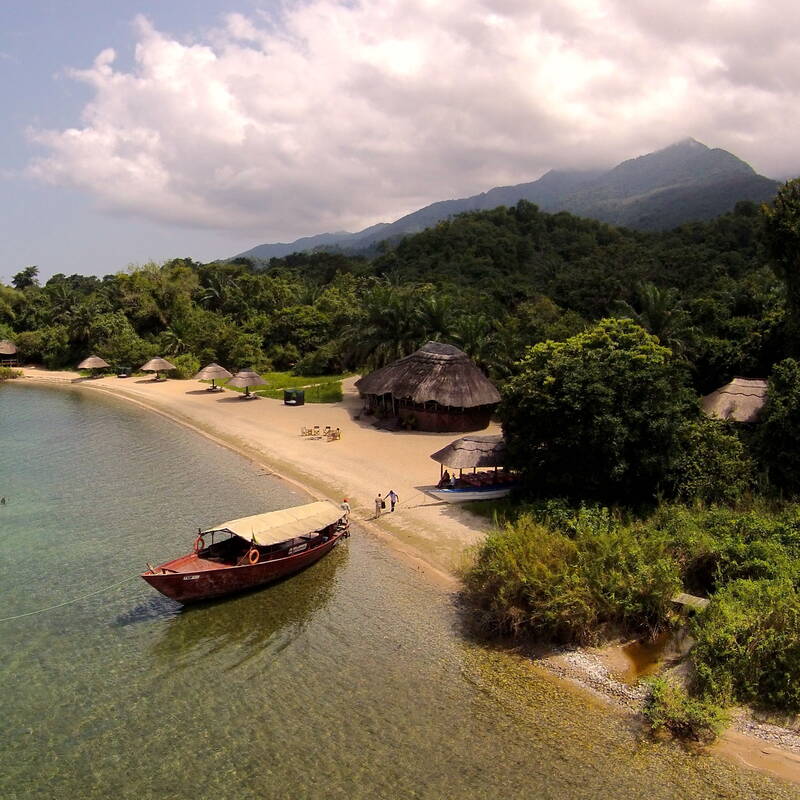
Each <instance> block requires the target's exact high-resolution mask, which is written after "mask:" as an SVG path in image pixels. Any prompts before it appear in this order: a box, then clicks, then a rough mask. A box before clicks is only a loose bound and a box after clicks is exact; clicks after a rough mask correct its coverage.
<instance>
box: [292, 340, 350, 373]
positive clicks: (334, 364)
mask: <svg viewBox="0 0 800 800" xmlns="http://www.w3.org/2000/svg"><path fill="white" fill-rule="evenodd" d="M340 350H341V348H340V347H339V343H338V342H336V341H334V342H328V343H327V344H324V345H322V347H318V348H317V349H316V350H314V352H313V353H309V354H308V355H305V356H303V357H302V358H301V359H300V360H299V361H298V362H297V363H296V364H295V366H294V369H293V370H292V371H293V372H294V374H295V375H326V374H328V375H329V374H332V373H336V372H342V370H343V366H342V357H341V352H340Z"/></svg>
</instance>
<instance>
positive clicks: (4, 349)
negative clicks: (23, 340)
mask: <svg viewBox="0 0 800 800" xmlns="http://www.w3.org/2000/svg"><path fill="white" fill-rule="evenodd" d="M16 354H17V346H16V345H15V344H14V342H9V341H8V339H2V340H0V356H14V355H16Z"/></svg>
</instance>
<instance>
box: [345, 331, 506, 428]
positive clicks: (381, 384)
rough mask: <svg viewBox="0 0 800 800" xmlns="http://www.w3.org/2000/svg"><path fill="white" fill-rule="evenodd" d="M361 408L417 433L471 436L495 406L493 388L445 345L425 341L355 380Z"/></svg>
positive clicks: (464, 357) (455, 350)
mask: <svg viewBox="0 0 800 800" xmlns="http://www.w3.org/2000/svg"><path fill="white" fill-rule="evenodd" d="M356 388H357V389H358V391H359V393H360V395H361V397H362V398H363V399H364V406H365V409H366V410H368V411H371V412H374V413H376V414H381V415H384V416H391V417H396V418H399V419H400V420H401V421H402V422H403V423H404V424H406V425H408V426H409V427H414V428H416V429H417V430H422V431H477V430H482V429H483V428H485V427H486V426H487V425H488V424H489V420H490V418H491V415H492V412H493V411H494V409H495V408H496V407H497V404H498V403H499V402H500V393H499V392H498V391H497V389H496V388H495V387H494V384H492V383H491V381H489V379H488V378H487V377H486V376H485V375H484V374H483V373H482V372H481V371H480V370H479V369H478V367H477V366H475V364H473V363H472V361H470V359H469V358H468V357H467V354H466V353H463V352H462V351H461V350H459V349H458V348H457V347H453V345H450V344H440V343H439V342H428V343H427V344H426V345H424V346H423V347H421V348H420V349H419V350H417V351H416V352H415V353H412V354H411V355H410V356H406V357H405V358H401V359H399V360H398V361H395V362H394V363H392V364H389V365H388V366H386V367H382V368H381V369H378V370H375V372H371V373H370V374H369V375H365V376H364V377H363V378H361V379H359V380H358V381H356Z"/></svg>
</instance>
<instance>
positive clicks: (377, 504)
mask: <svg viewBox="0 0 800 800" xmlns="http://www.w3.org/2000/svg"><path fill="white" fill-rule="evenodd" d="M385 506H386V503H385V502H384V501H383V498H382V497H381V494H380V492H378V496H377V497H376V498H375V519H378V517H379V516H380V515H381V510H382V509H383V508H384V507H385Z"/></svg>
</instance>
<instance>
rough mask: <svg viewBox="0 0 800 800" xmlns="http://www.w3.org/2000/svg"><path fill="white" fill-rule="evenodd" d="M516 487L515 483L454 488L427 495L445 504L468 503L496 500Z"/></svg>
mask: <svg viewBox="0 0 800 800" xmlns="http://www.w3.org/2000/svg"><path fill="white" fill-rule="evenodd" d="M516 487H517V484H516V483H505V484H496V485H490V486H455V487H452V488H451V487H447V488H443V489H438V488H437V489H428V494H431V495H433V496H434V497H435V498H436V499H437V500H444V502H445V503H469V502H471V501H473V500H498V499H499V498H501V497H506V496H508V495H509V494H511V492H512V491H513V490H514V489H515V488H516Z"/></svg>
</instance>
